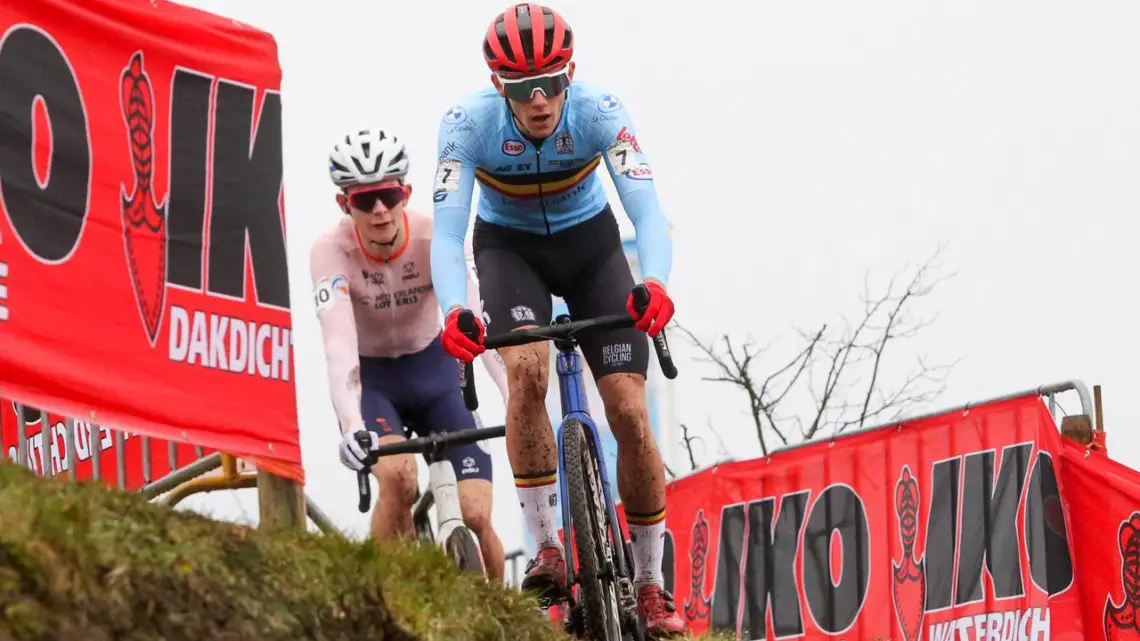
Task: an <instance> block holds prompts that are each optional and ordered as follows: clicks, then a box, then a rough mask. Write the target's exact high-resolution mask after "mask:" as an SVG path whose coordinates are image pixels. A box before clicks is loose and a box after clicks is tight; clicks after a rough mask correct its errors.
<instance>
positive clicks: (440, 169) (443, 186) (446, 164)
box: [432, 158, 459, 203]
mask: <svg viewBox="0 0 1140 641" xmlns="http://www.w3.org/2000/svg"><path fill="white" fill-rule="evenodd" d="M456 189H459V161H458V160H455V159H454V158H440V159H439V165H438V166H437V167H436V170H435V189H434V195H433V196H432V200H433V201H434V202H437V203H438V202H440V201H442V200H443V199H444V198H447V194H448V192H452V191H455V190H456Z"/></svg>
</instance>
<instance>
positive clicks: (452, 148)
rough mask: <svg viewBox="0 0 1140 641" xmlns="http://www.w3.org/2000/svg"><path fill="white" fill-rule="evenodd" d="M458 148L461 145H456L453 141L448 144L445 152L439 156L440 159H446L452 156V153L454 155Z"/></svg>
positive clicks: (444, 149)
mask: <svg viewBox="0 0 1140 641" xmlns="http://www.w3.org/2000/svg"><path fill="white" fill-rule="evenodd" d="M458 148H459V145H457V144H455V141H454V140H452V141H451V142H449V143H447V146H446V147H444V148H443V152H442V153H440V154H439V157H440V158H446V157H448V156H450V155H451V154H452V153H454V152H455V150H456V149H458Z"/></svg>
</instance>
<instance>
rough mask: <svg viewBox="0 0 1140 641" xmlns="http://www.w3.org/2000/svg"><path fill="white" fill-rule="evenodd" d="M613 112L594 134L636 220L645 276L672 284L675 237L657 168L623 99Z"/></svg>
mask: <svg viewBox="0 0 1140 641" xmlns="http://www.w3.org/2000/svg"><path fill="white" fill-rule="evenodd" d="M610 115H612V116H614V118H613V119H612V120H597V121H595V122H596V124H595V125H594V130H593V132H592V137H593V139H594V141H595V144H596V145H597V148H598V149H599V150H600V151H601V153H602V156H603V157H604V158H605V160H606V167H607V168H608V169H609V172H610V178H612V179H613V181H614V187H616V188H617V192H618V197H619V198H620V199H621V204H622V207H623V208H624V209H625V212H626V215H627V216H629V219H630V221H631V222H632V223H633V229H634V234H635V237H636V243H637V258H638V261H639V262H640V263H641V275H642V278H643V279H645V278H654V279H656V280H658V281H661V283H662V284H668V282H669V271H670V269H671V268H672V263H673V239H672V238H671V236H670V234H669V221H668V219H667V218H666V217H665V212H663V211H662V210H661V204H660V203H659V202H658V200H657V190H656V189H654V187H653V172H652V170H651V169H650V168H649V162H648V160H647V159H646V157H645V154H644V153H642V151H641V145H640V144H639V143H638V141H637V132H636V131H635V130H634V127H633V120H632V119H631V118H630V116H629V112H627V111H626V109H625V106H624V105H621V104H620V103H619V107H618V108H617V109H616V110H615V111H613V113H611V114H610Z"/></svg>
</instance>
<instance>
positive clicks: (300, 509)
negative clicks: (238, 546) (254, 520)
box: [257, 469, 305, 530]
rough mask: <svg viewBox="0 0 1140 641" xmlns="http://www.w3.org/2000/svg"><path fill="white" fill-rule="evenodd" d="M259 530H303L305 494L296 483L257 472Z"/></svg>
mask: <svg viewBox="0 0 1140 641" xmlns="http://www.w3.org/2000/svg"><path fill="white" fill-rule="evenodd" d="M257 503H258V511H259V513H260V516H261V522H260V524H259V526H258V527H259V528H261V529H270V528H286V529H289V528H292V529H298V530H304V529H305V494H304V492H303V491H302V488H301V486H300V485H299V484H297V482H296V481H293V480H290V479H286V478H282V477H280V476H277V475H274V474H270V473H269V472H266V471H265V470H261V469H259V470H257Z"/></svg>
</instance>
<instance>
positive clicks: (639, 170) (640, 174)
mask: <svg viewBox="0 0 1140 641" xmlns="http://www.w3.org/2000/svg"><path fill="white" fill-rule="evenodd" d="M625 176H626V178H629V179H631V180H653V170H652V169H650V168H649V165H647V164H645V163H641V164H640V165H638V166H636V167H634V168H633V169H631V170H630V172H629V173H628V174H626V175H625Z"/></svg>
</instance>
